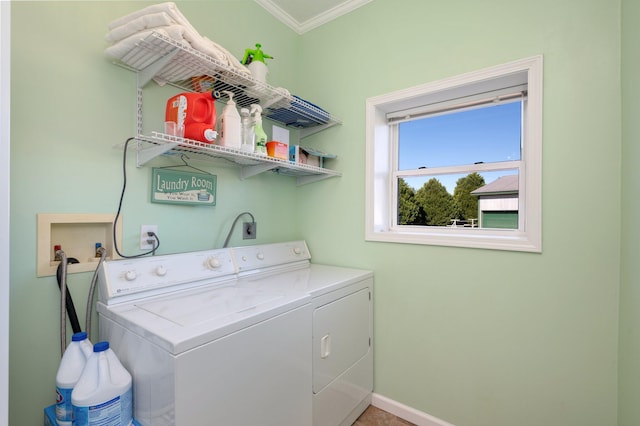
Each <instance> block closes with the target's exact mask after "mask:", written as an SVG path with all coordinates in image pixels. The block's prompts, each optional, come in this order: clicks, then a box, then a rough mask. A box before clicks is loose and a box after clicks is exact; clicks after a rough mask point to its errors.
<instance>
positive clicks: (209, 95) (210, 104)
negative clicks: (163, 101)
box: [165, 91, 218, 143]
mask: <svg viewBox="0 0 640 426" xmlns="http://www.w3.org/2000/svg"><path fill="white" fill-rule="evenodd" d="M217 97H218V92H215V91H212V92H206V93H180V94H178V95H175V96H173V97H171V98H169V100H168V101H167V108H166V111H165V121H173V122H175V123H176V125H177V127H178V128H180V127H184V137H185V138H187V139H193V140H197V141H200V142H206V143H213V142H214V141H215V140H216V137H217V133H216V131H215V129H216V104H215V102H216V98H217Z"/></svg>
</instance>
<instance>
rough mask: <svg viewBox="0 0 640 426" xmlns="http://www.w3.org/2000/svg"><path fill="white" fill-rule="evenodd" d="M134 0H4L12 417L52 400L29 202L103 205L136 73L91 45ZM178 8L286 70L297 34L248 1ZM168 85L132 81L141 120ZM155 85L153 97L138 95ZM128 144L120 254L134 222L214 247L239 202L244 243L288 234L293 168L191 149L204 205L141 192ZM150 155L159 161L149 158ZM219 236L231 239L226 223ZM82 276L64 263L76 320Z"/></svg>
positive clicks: (52, 343)
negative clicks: (210, 157) (212, 199)
mask: <svg viewBox="0 0 640 426" xmlns="http://www.w3.org/2000/svg"><path fill="white" fill-rule="evenodd" d="M147 4H151V3H143V2H93V1H92V2H49V1H45V2H13V3H12V11H11V17H12V34H11V38H12V57H11V60H12V64H11V66H12V69H11V75H12V87H11V90H12V95H13V96H12V109H11V131H12V133H11V162H12V164H11V260H12V268H11V291H10V295H11V313H10V321H11V323H10V327H11V329H10V370H11V371H10V396H9V398H10V401H9V402H10V424H11V425H12V426H14V425H15V426H23V425H37V424H42V409H43V408H44V407H45V406H46V405H49V404H50V403H53V402H54V401H55V388H54V387H53V386H54V384H55V381H54V379H55V373H56V370H57V364H58V363H59V360H60V349H59V347H60V345H59V337H58V336H59V325H58V318H59V291H58V288H57V285H56V281H55V278H53V277H45V278H36V273H35V267H36V261H35V258H34V256H35V253H36V214H37V213H115V212H116V209H117V207H118V200H119V197H120V191H121V187H122V182H123V179H122V155H123V151H122V149H119V148H114V147H116V146H117V145H119V144H122V143H123V142H124V141H125V139H126V138H127V137H130V136H132V132H133V130H134V129H135V117H136V114H135V111H136V88H135V84H136V78H135V74H134V73H132V72H130V71H127V70H125V69H122V68H120V67H117V66H115V65H113V64H112V63H111V62H110V60H109V59H107V58H106V57H105V56H104V54H103V51H104V49H105V48H106V47H107V43H106V42H105V41H104V36H105V34H106V33H107V24H108V23H109V22H110V21H112V20H114V19H116V18H119V17H121V16H123V15H125V14H127V13H129V12H132V11H134V10H138V9H140V8H142V7H144V6H146V5H147ZM180 10H181V11H182V12H183V14H185V15H186V16H187V17H188V19H189V20H190V22H191V23H192V24H193V25H194V26H195V27H196V28H198V29H199V32H200V33H201V34H203V35H205V36H207V37H209V38H211V39H212V40H216V41H218V42H219V43H220V44H222V45H224V46H225V47H227V48H228V49H229V50H231V51H232V52H234V53H235V54H236V55H237V56H240V57H241V56H242V54H243V53H244V49H245V48H247V47H251V46H253V45H254V44H255V43H256V42H261V43H262V44H263V45H264V48H265V51H266V52H268V53H271V54H272V55H273V56H276V57H278V61H277V62H276V61H275V60H274V61H273V66H272V67H271V73H272V80H271V81H272V82H273V84H275V85H284V83H285V82H287V81H289V80H293V76H294V68H295V65H296V62H295V52H296V50H297V44H298V42H299V40H298V38H297V37H295V33H294V32H293V31H291V30H290V29H288V28H286V27H285V26H284V25H282V24H281V23H280V22H279V21H277V20H276V19H275V18H273V17H271V15H268V14H267V13H265V11H264V9H262V8H261V7H260V6H258V5H257V4H256V3H254V2H253V1H249V0H247V1H213V2H185V3H184V4H180ZM176 92H177V90H176V89H173V88H169V87H166V88H159V87H158V86H156V85H155V83H152V84H151V85H150V86H149V88H148V89H147V90H145V92H144V96H145V100H147V99H148V101H147V102H145V112H146V113H147V114H148V116H147V117H146V118H149V120H148V121H150V122H153V121H157V122H158V123H161V122H162V118H161V117H163V116H164V103H165V102H166V99H168V98H169V97H170V96H172V95H173V94H174V93H176ZM154 99H155V100H157V104H156V105H155V107H154V106H153V105H150V104H152V103H153V100H154ZM267 127H268V126H267ZM156 130H159V129H156ZM267 132H270V128H269V129H268V130H267ZM129 152H130V155H129V158H128V162H127V191H126V194H125V197H124V204H123V209H122V215H123V216H122V217H123V222H122V223H123V228H124V237H123V240H124V241H123V244H122V245H123V247H122V248H121V251H123V252H124V253H125V254H136V253H139V252H140V250H138V249H137V247H136V246H137V239H138V238H139V237H138V235H139V233H140V225H142V224H157V225H158V229H159V236H160V239H161V247H160V250H159V252H161V253H170V252H180V251H190V250H203V249H208V248H213V247H221V246H222V244H223V242H224V239H225V236H226V234H227V232H228V230H229V228H230V227H231V224H232V222H233V219H234V218H235V217H236V215H237V214H239V213H240V212H243V211H250V212H252V213H253V215H254V216H255V218H256V221H257V222H258V230H257V235H258V238H257V239H256V240H255V241H252V242H253V243H265V242H273V241H280V240H281V239H296V238H300V237H301V235H300V233H299V231H298V223H299V220H298V215H297V212H296V209H297V205H298V204H299V200H298V195H297V193H298V191H297V190H296V186H295V180H293V179H292V178H289V177H282V176H277V175H274V174H270V173H269V174H264V175H259V176H256V177H253V178H251V179H248V180H246V181H241V180H240V179H239V169H238V168H236V167H235V166H232V165H230V164H229V163H227V162H217V163H215V164H214V165H211V164H207V163H202V162H197V161H194V162H193V165H194V166H196V167H198V168H202V169H205V170H207V171H209V172H211V173H214V174H216V175H217V177H218V187H217V196H218V197H217V205H216V206H215V207H212V208H211V207H188V206H173V205H163V204H151V203H150V202H149V201H148V200H149V186H150V176H151V168H150V167H147V168H141V169H136V167H135V155H134V154H133V150H130V151H129ZM162 164H168V163H162V162H156V163H154V164H153V165H162ZM231 244H232V245H233V244H242V240H241V238H240V230H239V227H236V232H235V233H234V237H233V238H232V240H231ZM69 255H72V253H70V254H69ZM90 280H91V274H90V273H83V274H74V275H72V276H70V277H69V285H70V289H71V292H72V294H73V296H74V299H75V301H76V303H77V305H78V306H79V307H78V309H77V310H78V312H79V316H80V320H81V323H82V324H84V312H85V302H84V301H85V300H86V297H87V292H88V286H89V282H90ZM96 323H97V321H94V325H95V324H96ZM94 328H95V327H94ZM69 335H70V334H69ZM94 336H96V337H95V338H96V339H97V332H95V333H94ZM94 340H95V339H94Z"/></svg>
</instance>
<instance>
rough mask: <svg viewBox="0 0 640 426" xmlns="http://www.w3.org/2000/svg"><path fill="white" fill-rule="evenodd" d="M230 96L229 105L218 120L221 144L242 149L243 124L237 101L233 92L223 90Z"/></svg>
mask: <svg viewBox="0 0 640 426" xmlns="http://www.w3.org/2000/svg"><path fill="white" fill-rule="evenodd" d="M222 93H226V94H227V95H228V96H229V101H228V102H227V105H226V106H225V107H224V109H223V110H222V114H221V115H220V119H219V121H218V126H217V129H218V132H219V133H220V139H219V142H218V143H219V145H222V146H226V147H229V148H237V149H240V145H242V134H241V133H242V125H241V123H240V114H238V110H237V109H236V103H235V102H234V101H233V92H230V91H228V90H225V91H223V92H222Z"/></svg>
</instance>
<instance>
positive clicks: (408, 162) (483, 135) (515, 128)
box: [399, 102, 521, 194]
mask: <svg viewBox="0 0 640 426" xmlns="http://www.w3.org/2000/svg"><path fill="white" fill-rule="evenodd" d="M399 127H400V130H399V131H400V141H401V142H400V148H399V151H400V152H399V169H400V170H410V169H417V168H420V167H427V168H430V167H443V166H455V165H464V164H473V163H476V162H480V161H481V162H484V163H490V162H499V161H513V160H520V137H521V128H520V127H521V102H506V103H501V104H496V105H494V106H490V107H484V108H476V109H470V110H466V111H462V112H458V113H452V114H442V115H434V116H430V117H427V118H424V119H421V120H413V121H407V122H404V123H401V124H400V126H399ZM506 174H513V171H502V172H491V173H483V176H484V178H485V182H486V183H490V182H492V181H494V180H495V179H497V178H498V177H500V176H503V175H506ZM464 176H466V174H463V175H445V176H436V178H437V179H438V180H439V181H440V182H441V183H442V184H443V185H445V186H446V187H447V190H448V191H449V193H451V194H453V190H454V188H455V185H456V181H457V180H458V179H459V178H461V177H464ZM430 178H431V176H430V177H427V178H426V179H425V178H409V179H405V180H406V181H407V183H408V184H409V185H411V186H413V187H414V188H415V189H419V188H420V187H421V186H422V185H423V184H424V182H426V181H427V180H429V179H430Z"/></svg>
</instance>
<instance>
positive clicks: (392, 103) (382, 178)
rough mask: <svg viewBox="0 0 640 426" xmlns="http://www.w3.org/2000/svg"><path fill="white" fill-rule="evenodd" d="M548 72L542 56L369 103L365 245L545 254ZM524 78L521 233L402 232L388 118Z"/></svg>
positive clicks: (427, 228)
mask: <svg viewBox="0 0 640 426" xmlns="http://www.w3.org/2000/svg"><path fill="white" fill-rule="evenodd" d="M542 70H543V64H542V56H541V55H537V56H533V57H530V58H526V59H521V60H517V61H513V62H510V63H507V64H503V65H498V66H495V67H490V68H486V69H482V70H478V71H474V72H469V73H466V74H462V75H459V76H455V77H451V78H446V79H443V80H439V81H435V82H431V83H426V84H423V85H419V86H415V87H411V88H408V89H403V90H399V91H396V92H393V93H388V94H385V95H380V96H375V97H371V98H369V99H367V101H366V188H365V190H366V194H365V209H366V212H365V227H366V229H365V239H366V240H367V241H381V242H391V243H407V244H426V245H441V246H456V247H472V248H485V249H495V250H513V251H526V252H538V253H539V252H542V88H543V85H542ZM523 76H524V77H523ZM522 78H526V84H527V102H526V108H524V109H523V129H522V135H523V143H522V153H521V154H522V156H521V160H520V161H521V164H520V173H519V176H520V179H519V188H518V189H519V204H520V209H519V212H520V214H519V216H520V219H519V220H520V225H519V229H518V230H511V229H510V230H507V229H477V228H476V229H469V228H466V229H465V228H448V227H432V226H406V225H405V226H396V225H395V219H396V217H397V202H396V201H395V200H396V198H397V195H396V193H395V188H397V185H396V184H395V182H394V172H395V171H396V169H397V153H396V152H395V148H394V144H393V141H392V132H390V129H389V127H390V125H389V124H388V117H389V116H390V115H394V114H395V115H397V114H398V113H400V112H401V111H408V110H411V111H416V110H418V111H419V110H420V108H421V107H422V106H425V108H429V107H428V105H432V104H434V103H438V104H442V102H447V101H451V100H453V99H456V98H460V97H465V98H468V97H469V96H473V95H475V94H479V93H483V92H487V91H491V90H496V89H499V88H502V87H506V86H508V85H510V84H511V82H512V81H513V80H514V79H515V80H521V79H522ZM394 162H395V163H394Z"/></svg>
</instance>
